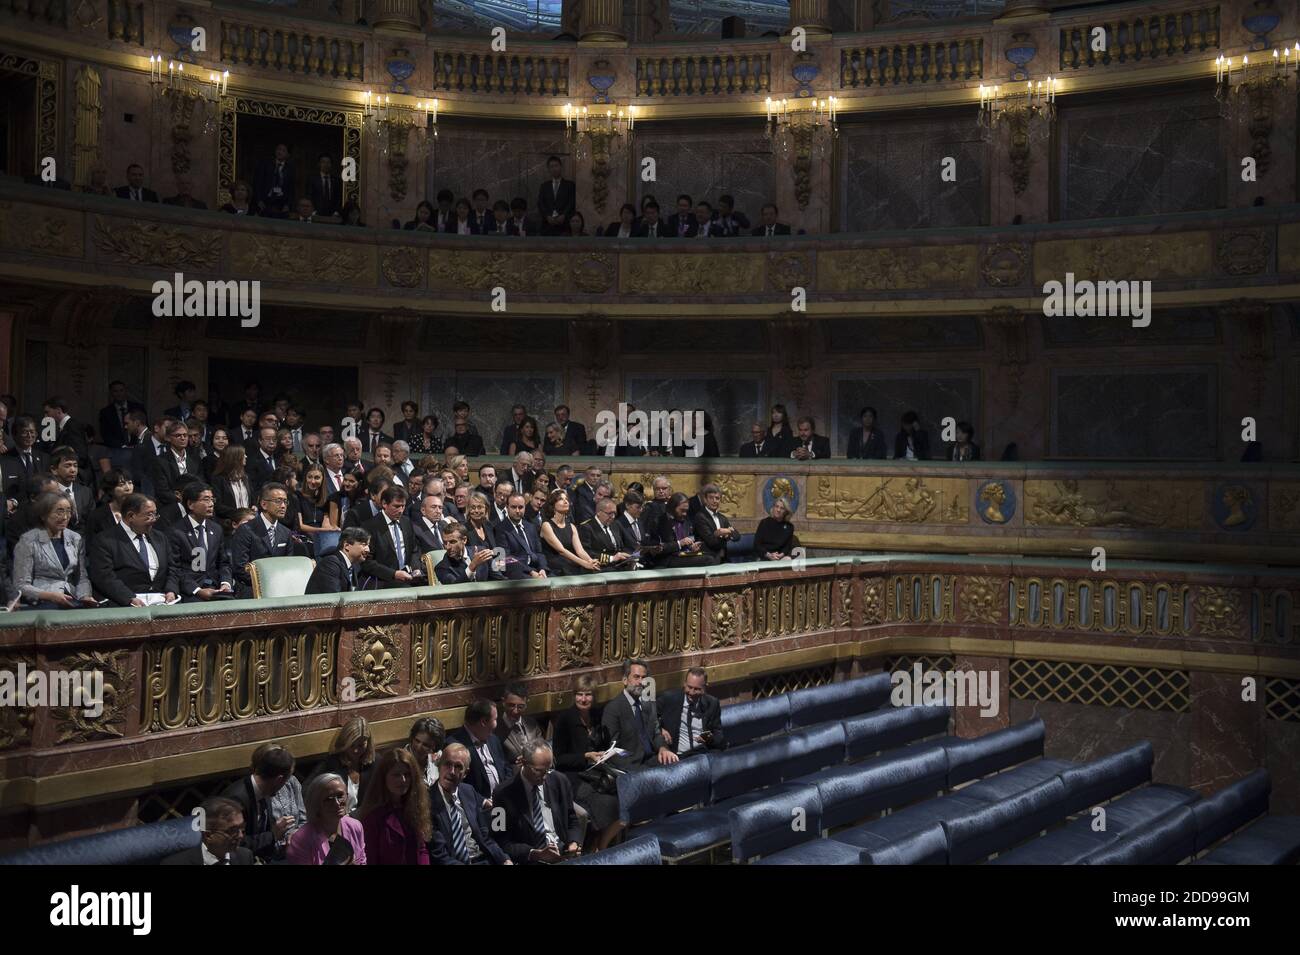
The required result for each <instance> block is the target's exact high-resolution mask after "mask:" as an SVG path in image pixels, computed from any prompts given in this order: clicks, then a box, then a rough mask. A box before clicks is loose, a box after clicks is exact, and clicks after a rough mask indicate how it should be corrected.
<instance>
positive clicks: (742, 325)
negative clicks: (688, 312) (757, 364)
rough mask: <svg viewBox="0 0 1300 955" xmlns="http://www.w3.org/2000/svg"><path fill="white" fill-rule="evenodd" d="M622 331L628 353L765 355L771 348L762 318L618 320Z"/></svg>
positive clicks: (623, 349)
mask: <svg viewBox="0 0 1300 955" xmlns="http://www.w3.org/2000/svg"><path fill="white" fill-rule="evenodd" d="M618 334H619V339H620V344H621V346H622V351H623V352H624V353H625V354H626V353H633V354H635V353H655V352H673V353H676V354H687V353H692V352H697V351H716V352H721V353H723V354H728V353H733V352H744V353H747V354H763V353H765V352H766V351H767V323H766V322H761V321H748V320H739V321H734V320H718V321H709V320H707V319H705V320H692V321H689V322H672V323H665V322H647V321H628V322H619V323H618Z"/></svg>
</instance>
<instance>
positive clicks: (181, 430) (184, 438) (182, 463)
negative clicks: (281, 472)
mask: <svg viewBox="0 0 1300 955" xmlns="http://www.w3.org/2000/svg"><path fill="white" fill-rule="evenodd" d="M189 443H190V429H189V428H187V427H186V426H185V425H183V424H181V423H180V422H179V421H178V422H176V423H175V424H173V425H172V426H171V429H170V431H169V433H168V434H167V444H168V448H167V450H165V451H163V453H162V454H160V455H158V460H157V461H156V462H155V463H154V499H155V500H156V501H157V502H158V503H159V505H160V506H169V505H170V504H171V502H172V500H173V499H174V498H173V495H172V490H173V489H174V488H175V487H176V486H177V479H178V478H179V477H180V476H181V475H183V474H185V475H189V476H190V477H195V478H199V479H202V478H203V461H202V459H201V458H200V457H199V455H198V452H197V451H195V450H193V449H191V448H190V447H189ZM269 477H270V475H267V478H268V479H269Z"/></svg>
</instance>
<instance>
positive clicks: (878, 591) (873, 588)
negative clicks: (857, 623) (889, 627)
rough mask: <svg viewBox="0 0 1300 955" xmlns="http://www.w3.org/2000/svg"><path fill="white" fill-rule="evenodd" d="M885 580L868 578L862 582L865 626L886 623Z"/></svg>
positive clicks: (863, 620) (863, 621)
mask: <svg viewBox="0 0 1300 955" xmlns="http://www.w3.org/2000/svg"><path fill="white" fill-rule="evenodd" d="M885 610H886V608H885V579H884V578H883V577H868V578H866V579H865V580H864V581H863V582H862V623H863V624H864V625H865V626H871V625H872V624H880V623H884V622H885Z"/></svg>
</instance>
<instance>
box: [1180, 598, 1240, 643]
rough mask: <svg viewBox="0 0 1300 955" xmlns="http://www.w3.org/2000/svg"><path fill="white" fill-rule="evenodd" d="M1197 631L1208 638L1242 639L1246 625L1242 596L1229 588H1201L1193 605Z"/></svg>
mask: <svg viewBox="0 0 1300 955" xmlns="http://www.w3.org/2000/svg"><path fill="white" fill-rule="evenodd" d="M1192 609H1193V611H1194V612H1195V614H1196V625H1197V626H1196V629H1197V630H1198V631H1199V632H1200V633H1201V634H1202V635H1204V636H1207V637H1240V636H1241V635H1242V630H1243V623H1244V610H1243V607H1242V600H1241V594H1240V593H1238V592H1237V591H1236V590H1233V589H1231V588H1228V587H1199V588H1197V592H1196V600H1195V602H1194V603H1193V604H1192Z"/></svg>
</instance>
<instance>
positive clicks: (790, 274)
mask: <svg viewBox="0 0 1300 955" xmlns="http://www.w3.org/2000/svg"><path fill="white" fill-rule="evenodd" d="M767 284H768V287H769V288H770V289H771V290H772V291H774V292H783V293H785V294H787V295H788V294H789V293H790V289H792V288H797V287H802V288H809V287H811V286H812V284H813V266H812V256H811V255H809V254H807V253H804V252H769V253H768V255H767Z"/></svg>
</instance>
